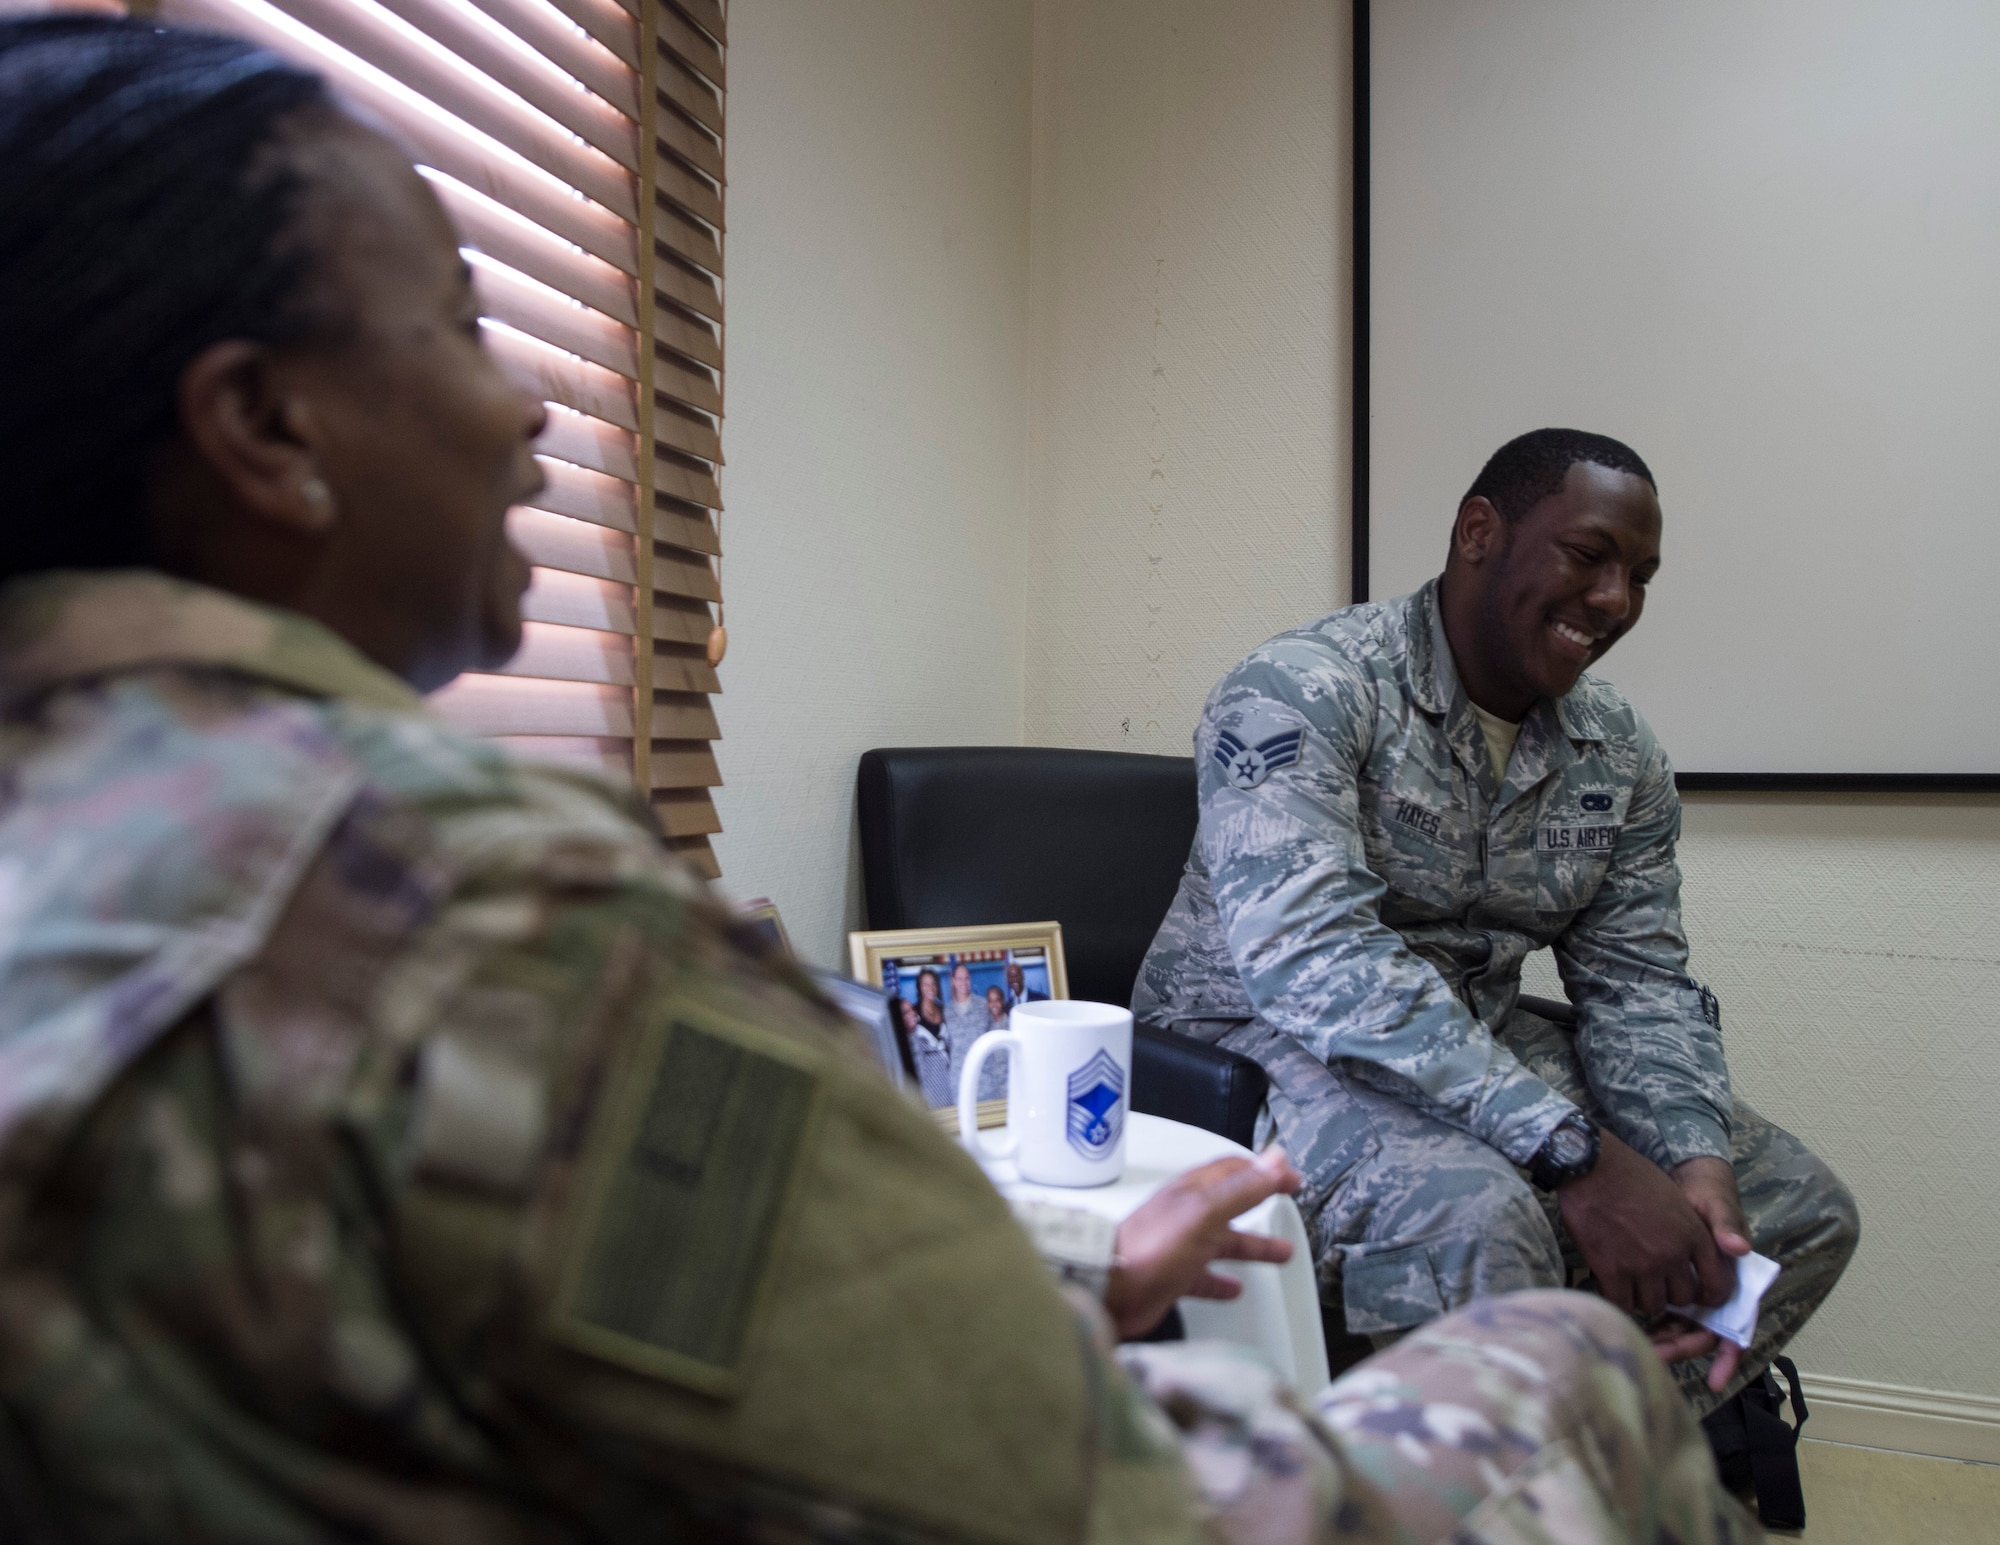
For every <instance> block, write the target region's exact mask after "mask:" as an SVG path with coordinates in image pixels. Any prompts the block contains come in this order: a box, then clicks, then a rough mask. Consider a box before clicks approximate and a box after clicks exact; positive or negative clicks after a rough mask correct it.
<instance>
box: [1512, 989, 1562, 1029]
mask: <svg viewBox="0 0 2000 1545" xmlns="http://www.w3.org/2000/svg"><path fill="white" fill-rule="evenodd" d="M1514 1006H1515V1007H1516V1008H1522V1009H1526V1010H1527V1011H1528V1012H1529V1013H1530V1014H1538V1015H1540V1016H1541V1017H1542V1018H1543V1019H1546V1020H1547V1021H1548V1022H1549V1023H1550V1024H1552V1025H1566V1026H1568V1027H1569V1028H1570V1029H1572V1030H1574V1029H1575V1028H1576V1005H1575V1004H1573V1003H1565V1002H1563V1001H1562V1000H1561V999H1560V998H1534V997H1530V996H1529V995H1528V994H1527V993H1522V994H1521V996H1520V997H1519V998H1517V999H1516V1000H1515V1001H1514Z"/></svg>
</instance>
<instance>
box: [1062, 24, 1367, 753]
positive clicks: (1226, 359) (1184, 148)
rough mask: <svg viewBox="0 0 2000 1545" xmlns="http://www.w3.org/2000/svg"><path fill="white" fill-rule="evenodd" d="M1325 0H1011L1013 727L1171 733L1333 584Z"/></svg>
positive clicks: (1333, 274)
mask: <svg viewBox="0 0 2000 1545" xmlns="http://www.w3.org/2000/svg"><path fill="white" fill-rule="evenodd" d="M1348 68H1349V67H1348V59H1347V9H1346V7H1345V6H1344V5H1340V4H1334V3H1330V0H1257V3H1256V4H1254V5H1243V4H1229V3H1225V0H1093V3H1089V4H1084V3H1078V0H1042V3H1040V4H1037V6H1036V7H1035V149H1034V247H1033V250H1034V258H1033V264H1034V268H1033V272H1034V291H1033V293H1034V301H1033V306H1034V363H1033V387H1032V392H1031V396H1030V415H1031V424H1032V428H1031V433H1030V450H1029V462H1028V465H1029V494H1028V606H1027V680H1028V689H1027V710H1026V732H1027V739H1028V741H1029V743H1031V744H1055V745H1072V746H1099V747H1108V748H1114V749H1115V748H1123V749H1127V750H1133V751H1157V752H1167V753H1171V754H1173V755H1184V754H1185V753H1186V751H1187V747H1188V735H1189V733H1190V731H1191V729H1192V728H1193V721H1194V715H1195V712H1196V710H1198V709H1199V707H1200V706H1201V702H1202V700H1203V699H1204V698H1205V697H1206V696H1207V695H1208V689H1209V688H1210V687H1211V686H1212V685H1213V684H1214V682H1215V679H1216V677H1217V676H1219V675H1220V674H1221V673H1222V671H1223V669H1224V667H1225V666H1227V665H1228V664H1229V663H1230V662H1231V661H1232V660H1234V659H1235V658H1236V657H1237V656H1239V655H1240V654H1242V653H1243V652H1244V651H1245V650H1246V649H1248V648H1250V646H1252V645H1253V644H1256V643H1257V642H1259V641H1260V640H1262V639H1264V638H1265V637H1267V636H1269V635H1270V634H1272V633H1275V632H1277V631H1278V630H1279V629H1281V628H1284V627H1289V626H1291V625H1292V624H1293V623H1295V622H1298V621H1300V620H1302V619H1304V618H1307V617H1313V616H1317V615H1319V614H1320V613H1322V612H1326V611H1330V610H1332V608H1333V607H1335V606H1337V605H1340V604H1341V603H1343V602H1344V601H1345V600H1346V599H1347V591H1348V586H1347V574H1346V541H1347V537H1346V521H1345V517H1344V515H1343V513H1342V512H1343V511H1344V509H1345V505H1346V497H1345V490H1346V478H1347V456H1346V450H1345V438H1346V436H1345V429H1344V426H1345V422H1346V413H1347V399H1346V371H1347V354H1346V341H1345V330H1344V327H1345V324H1344V318H1345V308H1346V305H1347V299H1346V297H1347V289H1348V270H1347V236H1346V227H1347V208H1348V206H1347V176H1346V171H1345V168H1346V165H1347V155H1348V151H1347V121H1348V106H1347V103H1348V101H1349V97H1348V89H1347V81H1348Z"/></svg>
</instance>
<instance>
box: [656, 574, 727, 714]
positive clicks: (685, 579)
mask: <svg viewBox="0 0 2000 1545" xmlns="http://www.w3.org/2000/svg"><path fill="white" fill-rule="evenodd" d="M653 587H654V588H655V589H656V590H660V591H663V592H665V593H666V594H667V595H678V596H686V597H687V598H688V599H689V600H691V601H714V600H718V599H720V596H721V592H720V591H718V590H717V589H716V587H715V570H714V569H713V568H711V567H710V566H709V565H708V564H707V563H704V562H703V561H701V560H700V559H698V558H690V557H688V556H687V555H686V554H685V553H681V552H677V551H675V550H674V549H673V548H661V547H659V546H658V544H657V543H656V544H655V546H654V554H653ZM704 690H707V689H706V688H704Z"/></svg>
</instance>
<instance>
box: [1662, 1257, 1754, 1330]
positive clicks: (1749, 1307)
mask: <svg viewBox="0 0 2000 1545" xmlns="http://www.w3.org/2000/svg"><path fill="white" fill-rule="evenodd" d="M1777 1280H1778V1263H1777V1262H1776V1261H1774V1260H1772V1259H1771V1258H1770V1257H1769V1256H1768V1255H1759V1254H1758V1253H1757V1252H1756V1251H1754V1250H1752V1251H1751V1252H1750V1253H1749V1254H1748V1255H1746V1256H1744V1257H1743V1258H1742V1259H1741V1260H1739V1261H1738V1262H1737V1263H1736V1291H1735V1292H1734V1293H1732V1294H1730V1295H1729V1302H1728V1303H1726V1304H1724V1305H1722V1307H1721V1308H1719V1309H1699V1308H1692V1307H1691V1308H1686V1309H1681V1308H1675V1307H1674V1306H1673V1305H1671V1304H1669V1305H1668V1306H1667V1307H1668V1308H1670V1309H1672V1310H1673V1312H1674V1313H1675V1314H1678V1315H1679V1316H1680V1317H1681V1318H1682V1319H1686V1320H1693V1321H1694V1322H1695V1323H1696V1324H1697V1325H1705V1326H1707V1327H1708V1328H1709V1329H1710V1330H1712V1331H1714V1332H1715V1333H1716V1334H1717V1335H1718V1336H1720V1337H1722V1339H1723V1340H1725V1341H1733V1342H1735V1343H1736V1344H1737V1345H1738V1346H1740V1347H1747V1346H1748V1345H1750V1338H1751V1337H1752V1336H1753V1335H1755V1334H1756V1332H1757V1305H1758V1304H1760V1303H1761V1302H1763V1298H1764V1294H1765V1292H1766V1291H1767V1290H1768V1289H1769V1288H1770V1286H1771V1284H1772V1283H1773V1282H1776V1281H1777Z"/></svg>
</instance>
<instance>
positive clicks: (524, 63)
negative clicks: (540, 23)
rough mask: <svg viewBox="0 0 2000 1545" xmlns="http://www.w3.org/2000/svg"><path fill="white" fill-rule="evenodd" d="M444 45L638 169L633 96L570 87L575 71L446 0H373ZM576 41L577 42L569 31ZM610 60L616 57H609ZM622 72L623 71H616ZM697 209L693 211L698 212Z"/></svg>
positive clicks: (628, 166) (633, 169) (632, 169)
mask: <svg viewBox="0 0 2000 1545" xmlns="http://www.w3.org/2000/svg"><path fill="white" fill-rule="evenodd" d="M375 4H377V5H379V6H381V7H382V8H383V9H384V10H387V11H393V12H394V13H395V14H396V15H398V16H400V17H402V18H403V20H404V21H406V22H408V23H409V24H410V25H411V26H413V27H415V28H417V29H418V30H419V31H420V32H423V33H424V34H425V35H426V36H428V37H430V38H433V39H435V40H436V41H437V42H438V43H440V44H442V45H443V46H444V47H446V48H448V49H450V50H451V51H452V52H453V53H454V54H456V55H457V56H458V57H459V58H461V59H463V60H465V62H466V63H468V64H470V65H472V66H474V67H475V68H476V69H478V70H479V71H480V73H482V74H484V75H486V76H488V77H489V78H491V79H493V80H495V81H497V82H499V83H500V84H501V85H503V86H505V87H506V88H507V89H508V90H509V91H511V92H513V93H514V94H515V95H516V96H518V97H520V98H521V99H522V100H523V101H524V102H527V103H529V104H530V105H532V106H534V107H536V108H538V109H540V110H541V111H542V112H544V113H546V114H548V116H549V117H551V118H553V119H554V120H555V121H556V122H557V123H559V124H561V125H562V126H563V127H564V128H566V129H568V130H569V131H570V132H571V133H572V134H576V135H580V136H581V137H582V138H583V139H585V140H587V141H588V142H589V143H590V144H592V145H595V146H596V147H597V148H598V149H599V150H601V151H603V152H604V153H605V154H606V155H608V156H609V157H611V159H612V160H614V161H616V162H617V163H618V164H619V165H620V166H622V167H624V168H625V169H626V170H627V171H628V172H636V171H638V170H639V125H638V122H637V105H638V104H637V101H636V99H635V100H634V103H633V111H632V112H621V111H620V110H619V109H618V108H617V107H615V106H613V105H612V104H611V103H610V102H607V101H605V100H604V99H603V98H602V97H600V96H596V95H594V94H592V93H590V92H587V91H578V90H577V89H576V77H575V76H574V75H572V74H571V73H570V72H569V71H567V70H564V69H562V68H560V67H559V66H557V65H556V64H555V63H553V62H552V61H551V60H549V59H548V57H547V56H546V55H542V54H538V53H532V52H530V51H529V50H527V49H524V48H519V47H515V46H513V45H511V44H509V43H508V42H507V40H506V39H505V38H503V37H496V36H494V34H493V31H492V29H490V28H489V27H487V26H485V25H482V24H481V23H480V22H479V21H478V20H477V19H476V18H475V17H472V16H469V15H467V14H466V12H464V11H463V10H460V9H459V8H458V7H457V6H456V5H453V4H451V3H450V0H375ZM570 36H571V38H572V39H574V40H575V41H576V42H578V43H581V42H583V40H582V39H580V38H577V37H576V35H575V34H574V33H571V34H570ZM611 62H612V63H613V65H614V66H615V65H616V63H617V61H616V60H613V61H611ZM621 73H623V72H621ZM698 212H699V211H697V213H698Z"/></svg>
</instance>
